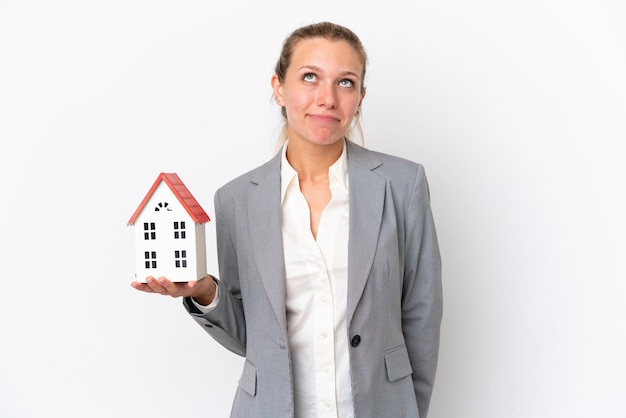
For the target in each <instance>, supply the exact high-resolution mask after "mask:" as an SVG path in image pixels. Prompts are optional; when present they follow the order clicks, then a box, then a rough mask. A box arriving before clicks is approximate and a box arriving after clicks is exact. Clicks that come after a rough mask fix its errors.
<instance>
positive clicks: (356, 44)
mask: <svg viewBox="0 0 626 418" xmlns="http://www.w3.org/2000/svg"><path fill="white" fill-rule="evenodd" d="M311 38H325V39H328V40H331V41H346V42H348V43H349V44H350V45H351V46H352V47H353V48H354V50H355V51H356V52H357V53H358V54H359V57H360V59H361V63H362V64H363V73H362V74H361V80H362V83H361V94H365V84H364V83H365V69H366V66H367V53H366V52H365V48H364V47H363V44H362V43H361V40H360V39H359V37H358V36H357V35H356V34H355V33H354V32H352V31H351V30H350V29H348V28H346V27H344V26H341V25H338V24H336V23H331V22H319V23H313V24H311V25H307V26H302V27H300V28H298V29H296V30H295V31H293V32H292V33H291V34H290V35H289V36H287V38H285V40H284V41H283V47H282V50H281V52H280V57H279V58H278V61H277V62H276V67H275V68H274V73H275V74H276V77H277V78H278V81H280V82H281V83H282V82H283V81H284V80H285V75H286V74H287V69H288V68H289V65H290V64H291V57H292V56H293V51H294V49H295V47H296V45H297V44H298V42H300V41H302V40H305V39H311ZM281 115H282V117H283V125H282V129H281V132H280V136H279V139H278V145H279V146H282V145H283V144H284V143H285V141H286V140H287V111H286V110H285V107H284V106H282V107H281ZM354 131H356V132H357V133H358V136H359V138H360V142H361V144H363V143H364V141H365V137H364V136H363V128H362V126H361V109H359V110H358V111H357V114H356V116H355V117H354V121H353V126H351V127H350V128H349V129H348V131H347V132H346V137H347V138H348V139H349V140H353V138H352V136H353V134H354Z"/></svg>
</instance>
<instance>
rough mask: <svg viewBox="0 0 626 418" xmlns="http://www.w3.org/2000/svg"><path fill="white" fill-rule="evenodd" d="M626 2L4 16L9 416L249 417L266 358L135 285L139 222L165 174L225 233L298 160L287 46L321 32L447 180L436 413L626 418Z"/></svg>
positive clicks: (4, 314) (167, 5) (2, 227)
mask: <svg viewBox="0 0 626 418" xmlns="http://www.w3.org/2000/svg"><path fill="white" fill-rule="evenodd" d="M625 5H626V3H624V2H623V1H622V0H613V1H611V0H595V1H592V0H569V1H566V0H525V1H521V0H519V1H517V0H515V1H496V0H491V1H490V0H476V1H472V2H467V1H463V0H443V1H436V2H417V3H415V2H409V1H407V2H402V1H399V0H387V1H384V2H379V3H370V2H363V1H356V0H355V1H345V2H338V1H335V0H321V1H318V2H293V1H280V0H268V1H265V2H253V1H248V2H245V1H229V2H209V1H173V0H160V1H139V0H110V1H106V2H105V1H100V2H98V1H78V0H77V1H70V0H60V1H11V0H9V1H7V0H3V1H2V2H1V3H0V138H1V145H2V148H1V151H0V179H1V182H2V183H1V187H0V190H1V196H2V197H1V199H2V200H1V204H0V234H1V236H2V248H1V252H0V257H1V259H0V260H1V263H0V266H1V270H0V271H1V274H2V277H1V279H0V280H1V281H0V417H2V418H26V417H55V418H56V417H59V418H73V417H76V418H84V417H90V418H91V417H94V418H98V417H107V418H108V417H122V418H127V417H128V418H144V417H146V418H147V417H150V418H166V417H167V418H170V417H172V418H173V417H181V416H189V417H196V416H197V417H217V418H219V417H226V416H227V415H228V411H229V409H230V405H231V401H232V397H233V394H234V391H235V387H236V382H237V380H238V377H239V371H240V367H241V365H242V359H241V358H239V357H236V356H235V355H233V354H231V353H230V352H228V351H226V350H225V349H222V348H221V346H219V345H217V343H215V342H214V341H213V340H212V339H210V337H208V335H206V334H205V333H204V332H203V331H202V329H201V328H200V327H198V326H197V325H196V324H195V323H194V322H193V321H192V320H191V319H190V318H189V317H188V316H187V315H186V313H185V311H184V310H183V308H182V306H181V303H180V301H179V300H174V299H171V298H165V297H160V296H155V295H146V294H142V293H139V292H137V291H135V290H133V289H132V288H131V287H130V285H129V283H130V281H131V280H132V278H133V273H134V272H133V266H134V264H133V254H134V253H133V245H134V243H133V239H134V235H133V231H132V230H131V228H130V227H127V226H126V222H127V221H128V219H129V218H130V216H131V215H132V214H133V212H134V210H135V209H136V207H137V206H138V204H139V202H140V201H141V199H142V198H143V197H144V195H145V193H146V192H147V191H148V189H149V187H150V186H151V185H152V183H153V181H154V180H155V179H156V177H157V175H158V174H159V173H160V172H162V171H166V172H176V173H178V174H179V176H180V177H181V178H182V180H183V181H184V182H185V183H186V185H187V186H188V188H189V189H190V190H191V192H192V193H193V194H194V196H195V197H196V198H197V199H198V201H199V202H200V203H201V204H202V205H203V206H204V208H205V210H206V211H207V213H209V215H210V216H212V215H213V193H214V192H215V190H216V188H217V187H219V186H220V185H222V184H223V183H225V182H226V181H227V180H229V179H231V178H233V177H235V176H236V175H238V174H240V173H243V172H244V171H247V170H248V169H250V168H252V167H254V166H256V165H258V164H260V163H261V162H263V161H265V160H267V159H269V158H270V157H271V156H272V155H273V153H274V151H275V145H276V139H277V136H278V127H279V117H278V115H279V111H278V108H277V107H276V106H275V105H274V104H272V102H271V100H270V99H271V90H270V84H269V80H270V76H271V74H272V70H273V66H274V63H275V60H276V58H277V57H278V53H279V50H280V44H281V42H282V40H283V38H284V36H286V35H287V34H288V33H289V32H290V31H291V30H293V29H295V28H296V27H298V26H300V25H302V24H307V23H311V22H314V21H318V20H332V21H335V22H337V23H341V24H344V25H347V26H348V27H350V28H352V29H353V30H354V31H355V32H356V33H357V34H359V35H360V37H361V38H362V41H363V43H364V44H365V46H366V48H367V50H368V52H369V55H370V67H369V70H368V71H369V72H368V79H367V85H368V89H369V90H368V95H367V97H366V99H365V102H364V112H363V118H364V125H365V132H366V145H367V146H368V147H370V148H372V149H376V150H379V151H384V152H388V153H392V154H397V155H401V156H404V157H407V158H409V159H412V160H415V161H419V162H421V163H423V164H424V166H425V168H426V172H427V175H428V178H429V182H430V188H431V195H432V205H433V210H434V213H435V217H436V222H437V227H438V231H439V238H440V243H441V251H442V256H443V262H444V286H445V318H444V322H443V338H442V347H441V357H440V367H439V374H438V379H437V385H436V388H435V393H434V398H433V401H432V407H431V414H430V417H431V418H518V417H519V418H555V417H568V418H578V417H580V418H582V417H585V418H587V417H594V418H595V417H598V418H605V417H606V418H618V417H625V416H626V396H625V393H626V360H625V355H624V353H626V324H625V321H624V319H625V318H626V303H625V301H626V298H625V297H626V283H625V280H626V268H625V260H626V222H625V220H624V216H625V215H626V199H625V194H626V185H625V183H626V168H625V166H624V163H623V161H624V157H625V156H626V152H625V151H624V142H625V140H626V122H625V120H626V32H625V29H624V28H625V25H624V21H626V6H625ZM207 236H208V241H209V243H208V247H209V248H208V251H209V271H212V272H216V271H217V266H216V261H215V247H214V245H215V243H214V224H213V223H211V224H209V225H208V227H207ZM277 418H280V417H277ZM381 418H386V417H381ZM391 418H393V417H391Z"/></svg>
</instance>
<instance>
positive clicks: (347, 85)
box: [339, 78, 354, 87]
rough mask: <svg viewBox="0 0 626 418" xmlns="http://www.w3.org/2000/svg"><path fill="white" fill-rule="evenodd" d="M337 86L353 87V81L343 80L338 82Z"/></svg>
mask: <svg viewBox="0 0 626 418" xmlns="http://www.w3.org/2000/svg"><path fill="white" fill-rule="evenodd" d="M339 85H340V86H341V87H354V81H352V80H350V79H349V78H344V79H343V80H341V81H340V82H339Z"/></svg>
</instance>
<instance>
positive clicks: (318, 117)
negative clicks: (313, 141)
mask: <svg viewBox="0 0 626 418" xmlns="http://www.w3.org/2000/svg"><path fill="white" fill-rule="evenodd" d="M308 116H309V117H310V118H311V119H314V120H317V121H319V122H339V121H340V120H341V119H339V118H338V117H336V116H333V115H320V114H309V115H308Z"/></svg>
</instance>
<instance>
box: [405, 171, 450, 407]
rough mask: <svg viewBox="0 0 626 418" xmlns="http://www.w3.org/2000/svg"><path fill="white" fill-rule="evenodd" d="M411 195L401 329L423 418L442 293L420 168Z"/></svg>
mask: <svg viewBox="0 0 626 418" xmlns="http://www.w3.org/2000/svg"><path fill="white" fill-rule="evenodd" d="M411 193H412V194H411V197H410V201H409V205H408V207H407V211H406V218H405V243H404V244H405V266H404V278H403V292H402V327H403V333H404V336H405V340H406V344H407V349H408V352H409V357H410V360H411V366H412V368H413V385H414V388H415V395H416V399H417V404H418V407H419V412H420V417H422V418H425V417H426V416H427V413H428V408H429V405H430V398H431V395H432V390H433V385H434V381H435V372H436V368H437V360H438V353H439V339H440V325H441V319H442V313H443V291H442V280H441V256H440V252H439V244H438V241H437V233H436V231H435V223H434V219H433V214H432V211H431V206H430V195H429V190H428V183H427V180H426V175H425V172H424V168H423V166H421V165H419V166H418V169H417V173H416V177H415V182H414V185H413V189H412V192H411Z"/></svg>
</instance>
